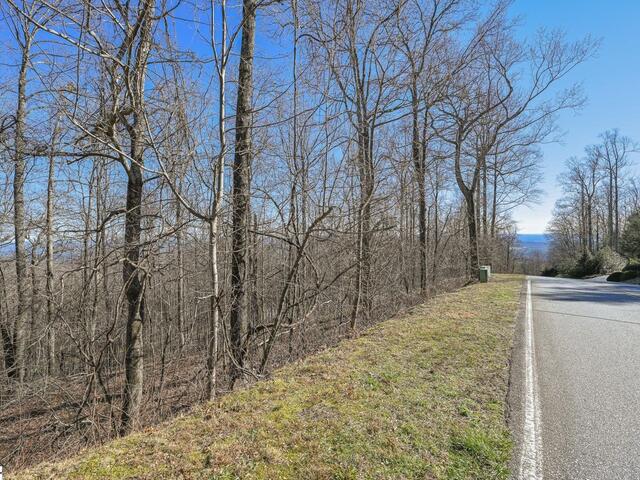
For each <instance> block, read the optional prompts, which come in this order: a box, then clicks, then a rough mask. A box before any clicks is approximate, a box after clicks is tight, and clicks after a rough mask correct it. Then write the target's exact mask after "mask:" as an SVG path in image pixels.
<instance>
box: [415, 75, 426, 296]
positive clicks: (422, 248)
mask: <svg viewBox="0 0 640 480" xmlns="http://www.w3.org/2000/svg"><path fill="white" fill-rule="evenodd" d="M417 89H418V87H417V79H414V82H413V87H412V89H411V95H412V102H411V105H412V108H411V110H412V112H411V113H412V115H411V124H412V125H411V157H412V160H413V165H414V169H415V174H416V183H417V186H418V237H419V242H420V245H419V252H420V293H422V295H425V294H426V293H427V189H426V186H425V183H426V178H425V176H426V171H425V158H424V156H423V155H422V153H423V152H424V149H422V148H421V146H420V125H419V123H420V121H419V117H418V114H419V110H420V104H419V102H418V91H417ZM425 121H426V119H425Z"/></svg>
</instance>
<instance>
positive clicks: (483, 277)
mask: <svg viewBox="0 0 640 480" xmlns="http://www.w3.org/2000/svg"><path fill="white" fill-rule="evenodd" d="M479 273H480V274H479V278H480V283H487V282H488V281H489V267H480V272H479Z"/></svg>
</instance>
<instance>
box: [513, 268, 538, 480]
mask: <svg viewBox="0 0 640 480" xmlns="http://www.w3.org/2000/svg"><path fill="white" fill-rule="evenodd" d="M529 282H530V278H529V277H525V278H524V280H523V281H522V289H521V291H520V298H519V302H520V305H519V307H518V311H517V313H516V319H515V322H514V332H513V343H512V346H511V357H510V362H509V385H508V390H507V425H508V426H509V429H510V431H511V440H512V445H513V448H512V454H511V461H510V462H509V469H510V471H511V475H510V478H511V479H513V480H521V479H541V478H542V472H541V471H540V470H539V469H541V464H539V463H538V464H537V465H536V467H537V468H534V470H535V473H533V472H531V471H529V472H528V473H527V472H522V463H523V460H522V459H523V457H524V456H526V455H527V452H524V450H525V436H526V435H527V432H526V431H525V423H526V422H527V419H526V414H527V408H526V402H527V389H528V382H527V362H528V359H527V357H528V355H530V353H529V350H528V345H527V343H528V333H527V329H528V328H529V325H528V322H527V308H528V302H527V295H528V288H529ZM529 313H530V314H531V312H529ZM531 320H533V319H531ZM531 335H533V331H531ZM529 361H530V360H529ZM534 367H535V365H534ZM534 382H535V372H534ZM533 388H537V386H535V385H534V386H533ZM536 423H537V422H536ZM538 428H539V426H538ZM539 460H540V459H538V462H539ZM534 463H535V462H534ZM529 470H531V468H529Z"/></svg>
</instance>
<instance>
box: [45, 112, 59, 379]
mask: <svg viewBox="0 0 640 480" xmlns="http://www.w3.org/2000/svg"><path fill="white" fill-rule="evenodd" d="M57 136H58V123H57V120H56V125H55V127H54V130H53V138H52V141H51V150H50V153H49V171H48V174H47V212H46V220H45V222H46V225H45V237H46V238H45V242H46V253H45V255H46V277H47V282H46V289H47V326H46V328H47V373H48V374H49V375H56V374H57V373H58V363H57V362H56V329H55V325H54V321H53V320H54V308H53V307H54V306H53V198H54V195H55V165H56V164H55V145H56V141H57Z"/></svg>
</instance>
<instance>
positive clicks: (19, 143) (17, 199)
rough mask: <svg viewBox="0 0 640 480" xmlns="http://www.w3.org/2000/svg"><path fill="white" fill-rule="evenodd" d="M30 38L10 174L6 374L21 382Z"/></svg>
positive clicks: (24, 327) (24, 333) (20, 78)
mask: <svg viewBox="0 0 640 480" xmlns="http://www.w3.org/2000/svg"><path fill="white" fill-rule="evenodd" d="M30 48H31V39H30V38H27V39H26V44H25V45H23V47H22V59H21V63H20V72H19V74H18V105H17V108H16V121H15V150H14V168H15V170H14V176H13V221H14V234H15V252H16V259H15V263H16V286H17V290H18V311H17V314H16V318H15V326H14V331H13V335H14V339H13V343H14V348H13V352H14V362H13V365H12V366H11V368H10V369H9V370H8V371H9V376H11V377H13V378H17V379H18V381H20V382H22V381H23V380H24V378H25V374H26V366H25V362H26V359H25V356H26V351H25V350H26V340H27V337H28V335H27V326H28V323H27V316H28V314H29V298H28V278H27V256H26V252H25V241H26V229H25V205H24V182H25V167H26V160H25V151H24V150H25V138H24V135H25V123H26V116H27V112H26V108H27V106H26V104H27V95H26V89H27V68H28V64H29V52H30Z"/></svg>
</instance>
